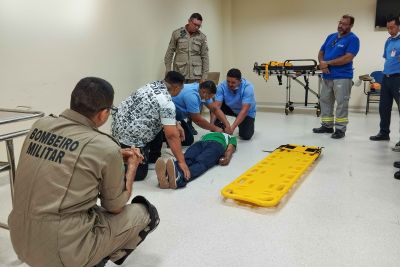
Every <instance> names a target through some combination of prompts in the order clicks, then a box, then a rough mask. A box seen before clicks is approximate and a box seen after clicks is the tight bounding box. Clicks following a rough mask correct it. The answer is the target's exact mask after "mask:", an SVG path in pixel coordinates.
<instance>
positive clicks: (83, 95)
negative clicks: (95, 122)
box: [70, 77, 114, 119]
mask: <svg viewBox="0 0 400 267" xmlns="http://www.w3.org/2000/svg"><path fill="white" fill-rule="evenodd" d="M113 101H114V89H113V87H112V86H111V84H110V83H109V82H107V81H106V80H103V79H101V78H96V77H86V78H83V79H82V80H80V81H79V82H78V84H77V85H76V86H75V89H74V90H73V91H72V93H71V102H70V108H71V109H72V110H74V111H76V112H78V113H80V114H82V115H84V116H85V117H87V118H89V119H91V118H93V116H94V115H96V113H97V112H99V111H100V110H102V109H105V108H111V106H112V103H113Z"/></svg>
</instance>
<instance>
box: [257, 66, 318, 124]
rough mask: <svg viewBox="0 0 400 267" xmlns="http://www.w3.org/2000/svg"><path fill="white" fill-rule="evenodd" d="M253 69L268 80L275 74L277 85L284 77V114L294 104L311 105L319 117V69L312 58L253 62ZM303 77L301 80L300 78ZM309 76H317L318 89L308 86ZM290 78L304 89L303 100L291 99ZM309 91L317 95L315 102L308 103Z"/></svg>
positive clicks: (291, 109)
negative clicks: (294, 100) (259, 63)
mask: <svg viewBox="0 0 400 267" xmlns="http://www.w3.org/2000/svg"><path fill="white" fill-rule="evenodd" d="M253 71H254V72H255V73H257V74H258V75H260V76H262V77H263V78H264V80H265V81H268V79H269V77H270V76H277V78H278V82H279V85H282V77H285V78H286V104H285V114H286V115H288V114H289V111H290V112H292V111H293V110H294V107H295V106H303V107H312V108H315V109H316V114H317V116H318V117H319V115H320V113H321V109H320V104H319V95H320V85H321V83H320V82H321V73H322V72H321V71H320V70H319V68H318V65H317V62H316V61H315V60H314V59H288V60H285V61H284V62H279V61H270V62H268V63H262V64H261V65H258V63H257V62H256V63H254V67H253ZM300 77H302V78H303V81H302V80H301V79H300ZM310 77H317V78H318V90H316V91H315V90H312V89H311V88H310V86H309V85H310ZM292 80H293V81H295V82H296V83H298V84H300V85H301V86H302V87H303V88H304V90H305V96H304V102H293V101H292V100H291V90H292ZM309 93H311V94H313V95H314V96H316V97H317V102H315V103H310V102H309V100H308V98H309V97H308V95H309Z"/></svg>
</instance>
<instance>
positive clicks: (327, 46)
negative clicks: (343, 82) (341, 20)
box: [321, 32, 360, 80]
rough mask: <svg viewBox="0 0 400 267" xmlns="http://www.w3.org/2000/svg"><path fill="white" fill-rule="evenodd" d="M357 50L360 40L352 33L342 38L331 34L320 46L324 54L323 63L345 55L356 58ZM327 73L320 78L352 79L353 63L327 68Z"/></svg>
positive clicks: (336, 34)
mask: <svg viewBox="0 0 400 267" xmlns="http://www.w3.org/2000/svg"><path fill="white" fill-rule="evenodd" d="M359 50H360V40H359V39H358V37H357V36H356V35H355V34H354V33H352V32H349V33H348V34H346V35H345V36H342V37H339V34H338V33H337V32H335V33H332V34H330V35H328V37H327V38H326V40H325V42H324V44H323V45H322V46H321V51H322V52H324V61H328V60H333V59H336V58H339V57H341V56H344V55H345V54H347V53H350V54H353V55H354V56H356V55H357V53H358V51H359ZM329 72H330V73H329V74H325V73H324V74H323V75H322V77H323V78H324V79H327V80H335V79H352V78H353V61H351V62H349V63H347V64H344V65H341V66H329Z"/></svg>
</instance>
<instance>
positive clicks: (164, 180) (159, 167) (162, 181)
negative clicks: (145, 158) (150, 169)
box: [155, 157, 169, 189]
mask: <svg viewBox="0 0 400 267" xmlns="http://www.w3.org/2000/svg"><path fill="white" fill-rule="evenodd" d="M155 166H156V167H155V168H156V174H157V179H158V185H159V186H160V188H161V189H167V188H169V182H168V177H167V165H166V164H165V161H164V159H163V158H161V157H160V158H158V159H157V161H156V164H155Z"/></svg>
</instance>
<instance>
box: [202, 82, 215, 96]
mask: <svg viewBox="0 0 400 267" xmlns="http://www.w3.org/2000/svg"><path fill="white" fill-rule="evenodd" d="M200 89H206V90H207V91H208V92H209V93H210V94H213V95H215V93H216V92H217V86H216V85H215V83H214V82H213V81H205V82H202V83H201V84H200Z"/></svg>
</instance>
